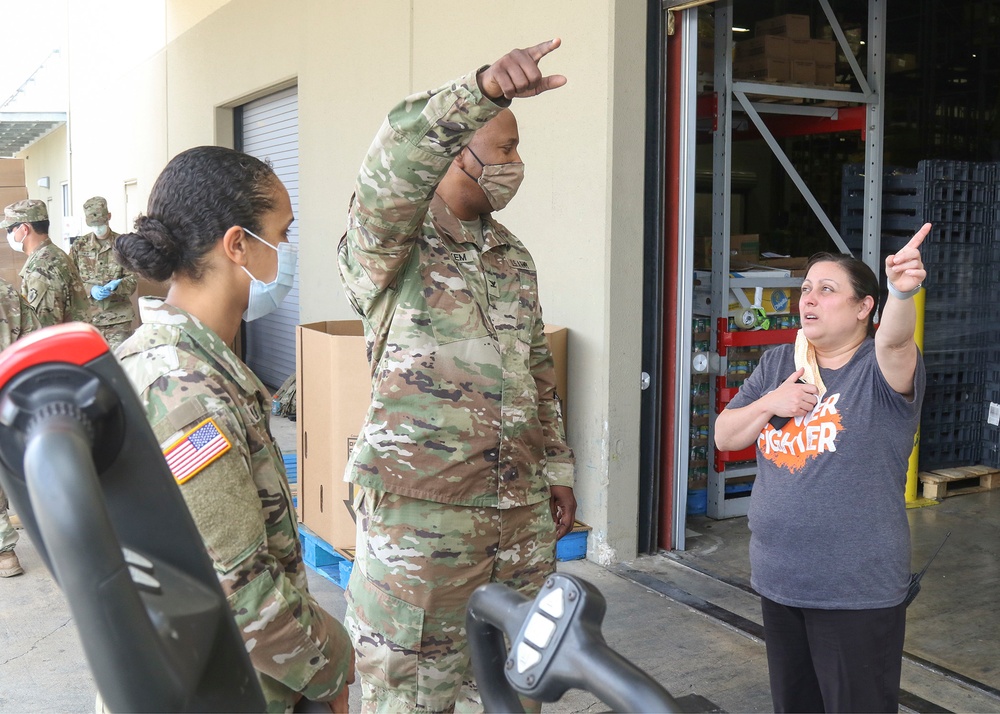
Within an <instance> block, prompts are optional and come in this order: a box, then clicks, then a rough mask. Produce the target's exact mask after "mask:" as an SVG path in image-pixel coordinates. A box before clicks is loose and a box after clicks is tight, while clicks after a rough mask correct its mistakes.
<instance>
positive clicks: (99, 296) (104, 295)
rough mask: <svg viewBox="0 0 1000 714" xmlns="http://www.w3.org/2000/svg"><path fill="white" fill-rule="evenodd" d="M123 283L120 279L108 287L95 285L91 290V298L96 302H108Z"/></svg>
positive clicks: (110, 283) (113, 281)
mask: <svg viewBox="0 0 1000 714" xmlns="http://www.w3.org/2000/svg"><path fill="white" fill-rule="evenodd" d="M121 281H122V279H121V278H118V279H117V280H112V281H111V282H109V283H108V284H107V285H95V286H94V287H92V288H91V289H90V296H91V297H92V298H94V299H95V300H107V299H108V298H109V297H111V293H113V292H114V291H115V288H117V287H118V284H119V283H121Z"/></svg>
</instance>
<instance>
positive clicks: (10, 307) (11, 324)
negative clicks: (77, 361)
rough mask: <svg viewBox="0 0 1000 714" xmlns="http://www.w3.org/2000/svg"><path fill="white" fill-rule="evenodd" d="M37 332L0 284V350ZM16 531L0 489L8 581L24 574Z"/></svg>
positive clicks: (0, 542) (0, 564) (0, 553)
mask: <svg viewBox="0 0 1000 714" xmlns="http://www.w3.org/2000/svg"><path fill="white" fill-rule="evenodd" d="M37 328H38V318H36V317H35V313H34V311H33V310H32V309H31V308H30V307H29V306H28V304H27V303H26V302H25V301H24V298H22V297H21V296H20V295H18V293H17V290H15V289H14V286H13V285H11V284H10V283H8V282H7V281H6V280H0V349H7V348H8V347H10V345H11V344H12V343H13V342H14V340H16V339H17V338H19V337H21V336H22V335H25V334H27V333H29V332H31V331H32V330H34V329H37ZM17 537H18V536H17V531H16V530H14V526H13V525H11V522H10V516H8V515H7V495H6V494H5V493H4V492H3V489H0V578H12V577H14V576H15V575H20V574H21V573H23V572H24V569H23V568H22V567H21V563H20V561H19V560H18V559H17V554H16V553H14V546H15V545H17Z"/></svg>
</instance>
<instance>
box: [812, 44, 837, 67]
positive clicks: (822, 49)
mask: <svg viewBox="0 0 1000 714" xmlns="http://www.w3.org/2000/svg"><path fill="white" fill-rule="evenodd" d="M809 46H810V48H811V49H812V57H808V58H807V59H812V60H815V62H816V64H833V63H834V62H836V61H837V47H838V45H837V41H836V40H809Z"/></svg>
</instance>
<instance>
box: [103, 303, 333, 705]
mask: <svg viewBox="0 0 1000 714" xmlns="http://www.w3.org/2000/svg"><path fill="white" fill-rule="evenodd" d="M139 312H140V315H141V316H142V321H143V324H142V326H140V327H139V329H138V330H137V331H136V332H135V334H134V335H133V336H132V337H130V338H129V339H128V340H126V341H125V342H124V343H123V344H122V345H121V346H120V347H119V348H118V350H117V352H116V355H117V356H118V358H119V359H120V360H121V363H122V367H123V368H124V369H125V372H126V374H128V376H129V379H131V381H132V384H133V386H134V387H135V389H136V391H137V392H138V393H139V396H140V399H141V401H142V403H143V405H144V407H145V409H146V417H147V418H148V419H149V422H150V424H151V425H152V427H153V431H154V432H155V434H156V438H157V439H158V440H159V441H160V443H161V446H162V447H163V449H164V451H165V452H170V451H171V447H172V446H174V445H176V444H178V443H180V442H181V441H182V440H183V439H184V438H185V437H186V436H188V435H189V434H190V433H191V432H193V431H195V430H197V429H198V428H200V427H202V426H204V425H206V424H207V423H209V422H208V421H207V420H211V421H210V423H211V425H212V426H211V427H209V428H212V427H214V428H217V429H218V430H219V431H221V432H222V434H223V435H224V436H225V439H226V441H227V442H228V443H229V444H230V446H229V447H228V448H224V449H222V450H221V451H220V452H219V453H218V454H217V456H215V457H214V460H211V461H209V462H208V463H207V465H203V466H202V467H201V470H200V471H196V472H195V473H194V474H193V475H187V476H185V475H182V474H179V472H178V470H177V469H176V468H175V469H174V470H173V473H174V476H175V478H177V479H178V481H179V483H180V486H179V487H180V489H181V493H182V495H183V496H184V500H185V501H186V502H187V505H188V508H189V509H190V510H191V514H192V516H193V517H194V520H195V523H196V524H197V525H198V529H199V531H200V532H201V536H202V538H203V540H204V542H205V546H206V548H207V549H208V553H209V555H210V556H211V558H212V561H213V563H214V564H215V569H216V572H217V573H218V576H219V582H220V583H221V584H222V589H223V591H224V592H225V593H226V596H227V597H228V599H229V604H230V606H231V607H232V610H233V614H234V616H235V618H236V624H237V626H238V627H239V630H240V632H241V633H242V635H243V638H244V640H245V642H246V647H247V651H248V652H249V653H250V660H251V661H252V662H253V665H254V667H255V669H256V670H257V674H258V678H259V680H260V683H261V687H262V688H263V690H264V696H265V698H266V699H267V702H268V711H287V712H290V711H292V708H293V706H294V703H295V700H296V698H297V693H298V692H301V693H303V694H304V695H305V696H306V697H308V698H309V699H313V700H317V701H328V700H331V699H333V697H334V696H335V695H336V694H337V692H338V691H339V690H340V688H341V686H342V685H343V683H344V680H345V677H346V674H347V667H348V663H349V657H350V654H351V644H350V640H349V639H348V636H347V632H346V631H345V630H344V628H343V626H342V625H341V624H340V623H339V622H337V621H336V620H335V619H334V618H333V617H332V616H331V615H330V614H329V613H327V612H326V611H325V610H323V608H321V607H320V606H319V605H318V604H317V603H316V601H315V600H314V599H313V597H312V596H311V595H310V593H309V586H308V583H307V582H306V570H305V566H304V565H303V562H302V549H301V545H300V543H299V538H298V529H297V521H296V516H295V511H294V509H293V508H292V507H291V504H292V498H291V495H290V493H289V487H288V481H287V479H286V477H285V467H284V463H283V461H282V458H281V453H280V451H279V450H278V447H277V445H276V444H275V443H274V440H273V439H272V437H271V431H270V424H269V418H270V415H269V409H270V404H271V400H270V397H269V396H268V394H267V393H266V391H265V389H264V387H263V385H262V384H261V383H260V381H259V380H258V379H257V378H256V377H255V376H254V375H253V373H252V372H250V370H249V369H248V368H247V367H246V365H244V364H243V362H241V361H240V360H239V358H238V357H236V355H235V354H233V352H232V351H231V350H230V349H229V348H228V347H227V346H226V345H225V344H223V342H222V340H221V339H220V338H219V337H218V336H217V335H216V334H215V333H214V332H212V331H211V330H210V329H208V328H207V327H205V326H204V325H203V324H202V323H201V322H200V321H199V320H198V319H197V318H195V317H193V316H192V315H190V314H188V313H186V312H184V311H183V310H180V309H178V308H175V307H171V306H169V305H167V304H166V303H164V302H163V301H162V300H160V299H158V298H141V299H140V301H139Z"/></svg>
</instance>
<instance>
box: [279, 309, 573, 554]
mask: <svg viewBox="0 0 1000 714" xmlns="http://www.w3.org/2000/svg"><path fill="white" fill-rule="evenodd" d="M545 331H546V334H547V335H548V338H549V347H550V348H551V350H552V356H553V359H554V361H555V367H556V391H557V392H558V393H559V396H560V397H561V398H562V399H563V413H564V414H565V408H566V404H565V394H566V349H567V342H568V330H567V329H566V328H564V327H557V326H554V325H548V326H546V328H545ZM297 333H298V334H297V341H298V350H297V352H296V358H295V359H296V382H297V402H298V405H297V406H298V417H297V419H298V421H297V424H298V429H297V431H298V481H299V484H298V485H299V497H298V498H299V501H298V509H297V511H298V516H299V521H300V522H301V523H303V524H304V525H305V526H306V527H308V528H309V529H310V530H311V531H313V532H314V533H315V534H316V535H317V536H319V537H320V538H322V539H323V540H324V541H326V542H327V543H329V544H330V545H332V546H333V547H335V548H353V547H354V539H355V515H354V510H353V502H354V487H353V485H352V484H349V483H347V482H345V481H344V471H345V469H346V467H347V460H348V458H349V456H350V453H351V449H352V448H353V447H354V441H355V440H356V439H357V437H358V432H359V431H360V428H361V425H362V424H363V423H364V419H365V415H366V414H367V412H368V406H369V404H370V402H371V371H370V369H369V367H368V360H367V358H366V356H365V338H364V329H363V327H362V324H361V321H360V320H331V321H326V322H313V323H309V324H305V325H299V326H298V330H297Z"/></svg>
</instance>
